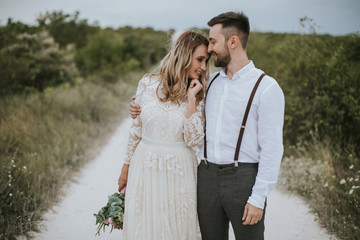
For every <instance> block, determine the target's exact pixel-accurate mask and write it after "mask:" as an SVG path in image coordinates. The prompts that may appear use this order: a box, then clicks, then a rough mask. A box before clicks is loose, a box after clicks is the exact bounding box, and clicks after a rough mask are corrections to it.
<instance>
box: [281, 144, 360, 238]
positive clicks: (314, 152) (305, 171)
mask: <svg viewBox="0 0 360 240" xmlns="http://www.w3.org/2000/svg"><path fill="white" fill-rule="evenodd" d="M289 152H290V154H288V157H286V158H284V160H283V162H282V167H281V168H282V170H281V174H280V178H279V184H280V185H282V186H284V187H285V188H287V189H289V190H291V191H294V192H297V193H299V194H300V195H302V196H304V197H305V198H306V199H307V202H308V203H309V204H310V205H311V207H312V209H313V211H314V212H315V214H316V215H317V216H318V218H319V220H320V223H321V224H322V225H323V226H324V227H326V228H327V229H328V231H329V232H331V233H334V234H336V235H337V236H338V237H339V238H340V239H349V240H350V239H351V240H356V239H360V226H359V219H360V203H359V201H360V182H359V173H360V161H359V160H360V159H359V158H358V157H356V156H355V155H354V154H353V153H354V152H355V151H354V149H351V148H348V149H347V150H346V149H341V148H340V146H339V145H336V144H335V145H334V144H330V141H323V142H320V141H318V140H314V141H313V142H312V143H308V146H306V147H304V146H297V147H292V148H290V149H289Z"/></svg>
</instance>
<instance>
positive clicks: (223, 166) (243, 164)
mask: <svg viewBox="0 0 360 240" xmlns="http://www.w3.org/2000/svg"><path fill="white" fill-rule="evenodd" d="M201 162H202V163H204V164H205V165H206V167H207V168H209V167H211V168H216V169H225V168H234V167H238V166H239V167H245V166H247V167H249V166H253V167H258V165H259V163H243V162H238V164H237V165H236V164H235V162H234V163H228V164H216V163H212V162H209V161H206V160H201Z"/></svg>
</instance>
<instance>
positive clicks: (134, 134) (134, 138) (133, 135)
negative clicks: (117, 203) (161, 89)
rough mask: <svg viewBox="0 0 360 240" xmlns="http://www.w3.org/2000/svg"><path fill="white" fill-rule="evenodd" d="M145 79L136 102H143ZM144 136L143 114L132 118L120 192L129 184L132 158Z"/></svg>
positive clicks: (137, 93) (137, 91) (141, 82)
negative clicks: (128, 178) (128, 177)
mask: <svg viewBox="0 0 360 240" xmlns="http://www.w3.org/2000/svg"><path fill="white" fill-rule="evenodd" d="M145 87H146V85H145V79H144V78H143V79H141V80H140V82H139V85H138V88H137V90H136V103H137V104H140V103H141V96H142V94H143V92H144V90H145ZM141 138H142V122H141V116H140V115H138V116H137V117H136V118H135V119H133V120H132V123H131V126H130V130H129V139H128V143H127V149H126V155H125V159H124V164H123V167H122V169H121V174H120V177H119V179H118V185H119V192H120V191H121V190H122V189H123V188H124V187H125V186H126V184H127V176H128V170H129V166H130V162H131V158H132V156H133V154H134V152H135V149H136V147H137V146H138V144H139V142H140V140H141Z"/></svg>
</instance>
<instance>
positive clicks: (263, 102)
mask: <svg viewBox="0 0 360 240" xmlns="http://www.w3.org/2000/svg"><path fill="white" fill-rule="evenodd" d="M284 110H285V99H284V94H283V92H282V90H281V88H280V86H279V85H278V84H277V83H276V82H273V83H272V84H271V85H269V86H268V87H267V88H266V89H264V90H263V91H262V92H261V95H260V105H259V109H258V116H259V119H258V143H259V148H260V160H259V167H258V174H257V177H256V181H255V184H254V186H253V189H252V194H251V195H250V197H249V199H248V203H250V204H251V205H254V206H256V207H258V208H262V209H263V208H264V204H265V199H266V197H267V196H268V194H269V193H270V191H271V190H272V188H273V187H274V186H275V184H276V182H277V179H278V174H279V170H280V164H281V159H282V156H283V152H284V147H283V125H284Z"/></svg>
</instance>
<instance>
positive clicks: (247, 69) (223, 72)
mask: <svg viewBox="0 0 360 240" xmlns="http://www.w3.org/2000/svg"><path fill="white" fill-rule="evenodd" d="M254 69H255V65H254V63H253V61H251V60H249V63H248V64H247V65H245V66H244V67H243V68H241V69H240V70H239V71H237V72H236V73H235V74H234V76H233V78H232V79H237V78H243V77H244V76H246V75H248V74H249V73H250V72H251V71H253V70H254ZM220 76H222V77H227V75H226V67H223V68H221V70H220Z"/></svg>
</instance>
